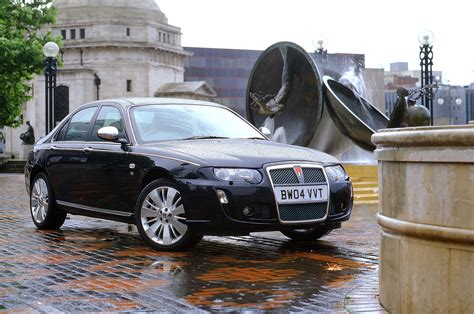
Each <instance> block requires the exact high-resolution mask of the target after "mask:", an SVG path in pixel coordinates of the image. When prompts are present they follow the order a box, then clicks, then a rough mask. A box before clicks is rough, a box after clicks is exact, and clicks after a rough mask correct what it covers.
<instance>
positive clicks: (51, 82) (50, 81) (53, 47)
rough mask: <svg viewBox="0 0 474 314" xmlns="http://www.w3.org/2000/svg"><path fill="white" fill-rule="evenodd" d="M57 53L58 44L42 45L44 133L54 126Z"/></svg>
mask: <svg viewBox="0 0 474 314" xmlns="http://www.w3.org/2000/svg"><path fill="white" fill-rule="evenodd" d="M58 53H59V46H58V45H57V44H56V43H54V42H48V43H46V44H45V45H44V47H43V54H44V56H45V57H46V60H45V62H44V65H45V67H44V79H45V134H46V135H47V134H48V133H49V132H51V130H52V129H53V128H54V89H55V88H56V72H57V62H56V56H57V55H58Z"/></svg>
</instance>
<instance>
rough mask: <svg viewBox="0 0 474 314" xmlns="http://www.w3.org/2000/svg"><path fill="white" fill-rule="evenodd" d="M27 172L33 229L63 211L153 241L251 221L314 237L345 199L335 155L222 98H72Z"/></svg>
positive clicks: (347, 204) (190, 241)
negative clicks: (288, 141)
mask: <svg viewBox="0 0 474 314" xmlns="http://www.w3.org/2000/svg"><path fill="white" fill-rule="evenodd" d="M25 181H26V188H27V191H28V193H29V194H30V202H31V204H30V209H31V216H32V218H33V222H34V223H35V224H36V226H37V227H38V228H39V229H56V228H60V227H61V226H62V224H63V223H64V220H65V218H66V215H67V214H68V213H69V214H77V215H85V216H92V217H99V218H105V219H111V220H117V221H122V222H127V223H133V224H136V225H137V228H138V231H139V233H140V235H141V236H142V237H143V239H144V240H145V241H146V242H147V243H148V244H149V245H151V246H152V247H153V248H155V249H159V250H181V249H184V248H187V247H191V246H193V245H195V244H196V243H197V242H198V241H199V240H200V239H201V238H202V236H203V235H245V234H248V233H249V232H256V231H271V230H279V231H281V232H282V233H283V234H285V235H286V236H288V237H290V238H292V239H294V240H312V239H318V238H320V237H322V236H324V235H326V234H328V233H329V232H330V231H331V230H332V229H335V228H339V227H340V226H341V222H342V221H346V220H348V219H349V217H350V215H351V210H352V203H353V197H352V183H351V181H350V178H349V177H348V176H347V175H346V173H345V171H344V169H343V167H342V166H341V164H340V163H339V161H338V160H337V159H335V158H333V157H331V156H329V155H327V154H325V153H322V152H319V151H315V150H313V149H309V148H304V147H298V146H290V145H284V144H280V143H275V142H272V141H270V140H268V139H267V138H266V137H265V136H264V135H263V134H262V133H260V132H259V131H258V130H257V129H256V128H255V127H253V126H252V125H251V124H249V123H248V122H247V121H246V120H244V119H243V118H241V117H240V116H239V115H238V114H236V113H235V112H233V111H232V110H230V109H228V108H226V107H224V106H221V105H218V104H215V103H210V102H202V101H194V100H180V99H160V98H134V99H113V100H103V101H97V102H93V103H89V104H86V105H84V106H82V107H80V108H78V109H77V110H75V111H74V112H73V113H71V114H70V115H69V116H68V117H66V118H65V119H64V120H63V121H62V122H61V123H60V124H59V125H58V126H57V127H56V128H55V129H54V130H53V131H52V132H51V133H50V134H48V135H47V136H46V137H45V138H43V139H41V140H40V141H39V142H38V143H36V144H35V146H34V148H33V150H32V151H30V153H29V155H28V161H27V164H26V167H25Z"/></svg>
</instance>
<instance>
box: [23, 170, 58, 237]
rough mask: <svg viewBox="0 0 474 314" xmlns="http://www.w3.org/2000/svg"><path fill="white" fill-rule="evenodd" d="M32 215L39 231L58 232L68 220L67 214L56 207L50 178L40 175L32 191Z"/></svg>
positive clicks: (34, 181) (35, 180)
mask: <svg viewBox="0 0 474 314" xmlns="http://www.w3.org/2000/svg"><path fill="white" fill-rule="evenodd" d="M30 213H31V218H32V219H33V222H34V224H35V225H36V227H38V229H41V230H43V229H50V230H57V229H59V228H61V226H62V225H63V224H64V221H65V220H66V216H67V214H66V212H65V211H64V210H62V209H60V208H59V207H58V206H57V205H56V199H55V198H54V193H53V189H52V188H51V185H50V184H49V180H48V177H47V176H46V175H45V174H44V173H38V174H37V175H36V177H35V178H34V180H33V182H32V184H31V189H30Z"/></svg>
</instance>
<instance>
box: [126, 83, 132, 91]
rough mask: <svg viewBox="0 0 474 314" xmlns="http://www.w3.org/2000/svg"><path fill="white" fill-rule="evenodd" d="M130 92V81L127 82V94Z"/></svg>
mask: <svg viewBox="0 0 474 314" xmlns="http://www.w3.org/2000/svg"><path fill="white" fill-rule="evenodd" d="M131 91H132V80H127V92H131Z"/></svg>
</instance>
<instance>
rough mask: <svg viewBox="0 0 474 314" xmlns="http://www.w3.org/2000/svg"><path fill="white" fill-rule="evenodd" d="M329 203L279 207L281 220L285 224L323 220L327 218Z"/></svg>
mask: <svg viewBox="0 0 474 314" xmlns="http://www.w3.org/2000/svg"><path fill="white" fill-rule="evenodd" d="M327 207H328V203H327V202H324V203H311V204H293V205H279V209H280V220H281V221H283V222H285V221H288V222H294V221H304V220H315V219H322V218H324V216H326V212H327Z"/></svg>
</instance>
